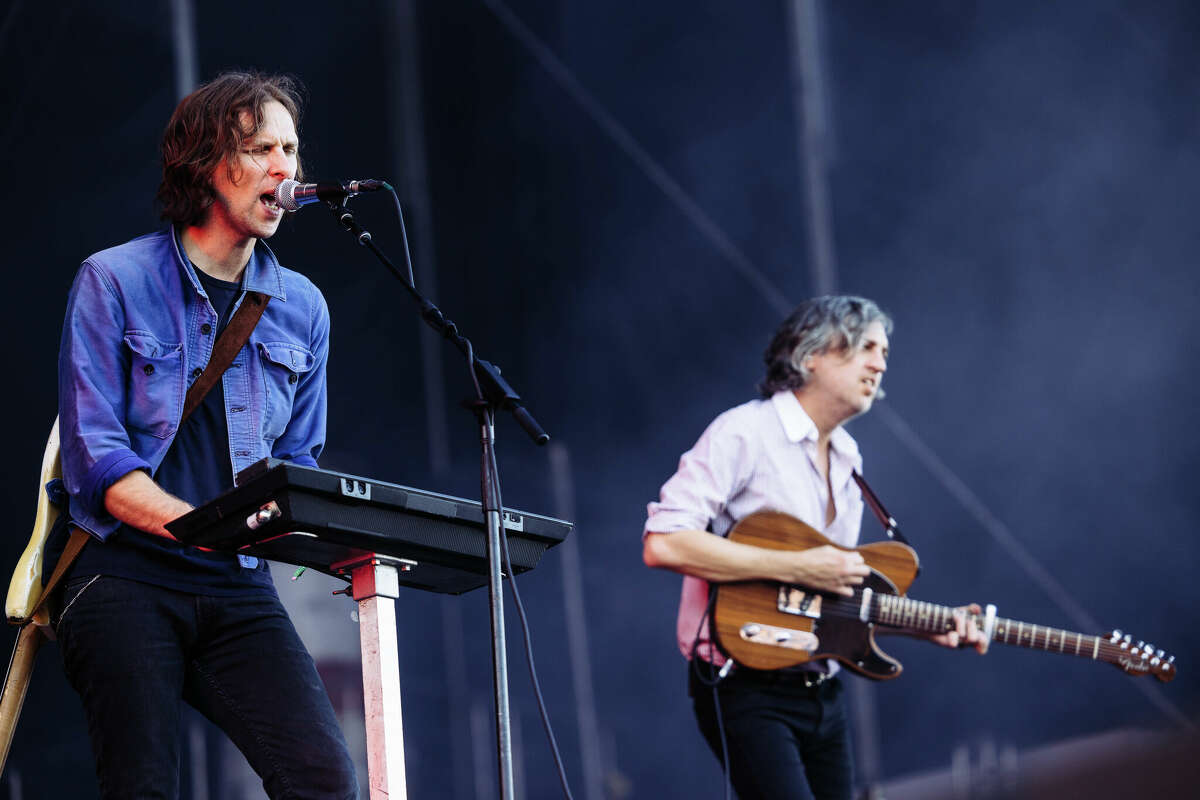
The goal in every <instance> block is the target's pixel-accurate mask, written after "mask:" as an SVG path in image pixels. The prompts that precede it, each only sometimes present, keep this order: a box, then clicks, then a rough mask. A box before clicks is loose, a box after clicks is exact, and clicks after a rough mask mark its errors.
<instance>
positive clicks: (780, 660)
mask: <svg viewBox="0 0 1200 800" xmlns="http://www.w3.org/2000/svg"><path fill="white" fill-rule="evenodd" d="M729 539H730V540H731V541H735V542H741V543H742V544H750V545H755V546H757V547H766V548H770V549H772V550H807V549H809V548H813V547H820V546H822V545H833V546H834V547H837V548H838V549H840V550H846V551H850V550H854V551H856V552H858V553H859V554H861V555H862V557H863V560H864V561H866V563H867V566H868V567H870V568H871V574H870V575H868V576H867V577H866V578H864V579H863V583H862V585H861V586H859V587H856V588H855V591H854V596H853V597H844V596H842V595H838V594H833V593H827V592H817V591H813V590H811V589H808V588H807V587H804V586H797V585H792V584H786V583H775V582H771V581H739V582H736V583H724V584H719V585H716V592H717V598H716V605H715V607H714V610H713V628H714V630H715V635H716V639H717V643H718V644H719V645H720V647H721V649H722V650H723V651H724V652H725V653H726V654H727V655H728V656H729V657H730V658H732V659H733V660H734V661H736V662H738V663H739V664H743V665H745V666H747V667H752V668H754V669H780V668H782V667H790V666H795V665H797V664H803V663H804V662H806V661H808V660H809V659H813V658H834V659H837V660H838V661H839V662H841V663H842V664H844V665H845V666H846V667H848V668H850V669H852V670H854V671H855V672H857V673H859V674H860V675H863V676H864V677H867V678H872V679H874V680H887V679H889V678H895V677H896V676H897V675H899V674H900V672H901V671H902V670H903V667H902V666H901V665H900V662H899V661H896V660H895V659H894V658H891V657H890V656H888V655H887V654H886V653H884V652H883V651H882V650H880V649H879V647H878V646H877V645H876V644H875V629H876V626H885V627H890V628H903V629H909V630H915V631H921V632H924V633H931V634H939V633H946V632H948V631H951V630H954V616H953V614H954V609H953V608H952V607H950V606H941V605H936V604H934V603H926V602H922V601H919V600H912V599H910V598H908V597H905V596H904V594H905V592H907V591H908V587H909V586H911V585H912V582H913V579H914V578H915V577H916V576H917V568H918V561H917V554H916V551H914V550H913V549H912V548H911V547H909V546H908V545H906V544H901V543H899V542H895V541H886V542H873V543H871V544H865V545H862V546H860V547H857V548H848V547H841V546H840V545H836V544H834V543H833V542H831V541H829V539H827V538H825V537H824V536H822V535H821V534H820V533H818V532H817V531H815V530H813V529H812V528H811V527H809V526H808V525H805V524H804V523H803V522H801V521H800V520H798V519H796V518H795V517H792V516H789V515H788V514H784V513H781V512H778V511H760V512H758V513H755V514H751V515H750V516H748V517H746V518H745V519H742V520H741V521H740V522H738V523H737V525H735V526H734V527H733V530H731V531H730V532H729ZM976 623H977V624H978V625H979V627H980V630H982V631H983V632H984V634H985V635H986V636H988V637H989V638H990V639H991V640H992V641H993V642H1000V643H1002V644H1011V645H1015V646H1017V647H1028V648H1031V649H1034V650H1043V651H1046V652H1050V653H1064V654H1067V655H1075V656H1081V657H1084V658H1090V659H1093V660H1095V661H1105V662H1107V663H1109V664H1113V665H1115V666H1117V667H1119V668H1120V669H1122V670H1124V671H1125V672H1126V673H1128V674H1130V675H1154V677H1156V678H1158V679H1159V680H1160V681H1164V682H1165V681H1169V680H1171V679H1172V678H1174V677H1175V657H1174V656H1168V655H1167V654H1166V653H1164V652H1163V651H1162V650H1155V649H1154V647H1152V646H1151V645H1149V644H1144V643H1143V642H1136V643H1135V642H1134V641H1133V637H1132V636H1130V635H1128V634H1122V633H1121V631H1113V632H1112V633H1110V634H1108V635H1107V636H1088V635H1086V634H1082V633H1072V632H1071V631H1064V630H1059V629H1057V628H1050V627H1046V626H1044V625H1034V624H1032V623H1029V622H1017V621H1015V620H1011V619H1003V618H1000V617H997V616H996V607H995V606H988V607H987V611H986V612H985V613H984V614H981V615H976Z"/></svg>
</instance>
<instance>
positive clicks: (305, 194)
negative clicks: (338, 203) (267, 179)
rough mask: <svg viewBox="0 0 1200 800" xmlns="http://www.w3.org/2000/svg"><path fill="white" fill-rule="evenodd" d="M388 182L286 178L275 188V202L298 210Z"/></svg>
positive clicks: (379, 187) (285, 207) (285, 208)
mask: <svg viewBox="0 0 1200 800" xmlns="http://www.w3.org/2000/svg"><path fill="white" fill-rule="evenodd" d="M386 185H387V184H386V183H384V182H383V181H379V180H374V179H370V180H365V181H346V182H345V183H300V182H299V181H294V180H292V179H291V178H285V179H284V180H283V181H282V182H281V183H280V184H279V186H278V187H276V189H275V202H276V203H278V204H279V207H280V208H282V209H283V210H284V211H298V210H299V209H300V206H306V205H308V204H309V203H316V202H319V201H322V200H341V199H342V198H345V197H353V196H354V195H356V194H359V193H361V192H377V191H379V190H380V189H382V188H384V187H385V186H386Z"/></svg>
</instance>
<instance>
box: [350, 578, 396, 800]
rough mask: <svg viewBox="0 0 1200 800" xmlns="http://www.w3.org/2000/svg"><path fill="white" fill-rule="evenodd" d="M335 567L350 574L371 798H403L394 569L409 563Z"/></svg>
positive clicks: (375, 799) (372, 799)
mask: <svg viewBox="0 0 1200 800" xmlns="http://www.w3.org/2000/svg"><path fill="white" fill-rule="evenodd" d="M335 567H336V568H337V569H338V570H339V571H341V572H343V573H349V574H350V576H351V591H352V592H353V595H354V599H355V600H356V601H358V634H359V642H360V645H361V649H362V672H363V699H364V702H365V719H366V727H367V775H368V778H369V781H370V784H371V794H370V797H371V800H392V799H393V798H400V799H401V800H407V797H408V787H407V783H406V781H405V776H404V724H403V721H402V719H401V714H400V651H399V646H398V644H397V641H396V597H398V596H399V593H400V583H399V580H398V577H397V576H398V570H400V569H408V568H409V565H408V564H405V563H404V562H403V561H400V560H397V559H394V558H388V557H386V556H380V555H378V554H376V555H373V556H368V557H366V558H364V559H361V560H359V561H355V562H348V563H345V564H337V565H335Z"/></svg>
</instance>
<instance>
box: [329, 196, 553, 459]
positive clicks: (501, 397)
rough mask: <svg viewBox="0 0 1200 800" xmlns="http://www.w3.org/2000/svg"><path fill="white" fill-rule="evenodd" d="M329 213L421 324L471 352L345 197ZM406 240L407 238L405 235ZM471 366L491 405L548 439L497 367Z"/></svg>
mask: <svg viewBox="0 0 1200 800" xmlns="http://www.w3.org/2000/svg"><path fill="white" fill-rule="evenodd" d="M327 205H328V206H329V209H330V210H331V211H332V212H333V215H334V216H335V217H337V220H338V223H339V224H340V225H341V226H342V227H343V228H345V229H346V230H347V231H349V232H350V233H351V234H353V235H354V238H355V239H356V240H357V241H358V243H359V244H361V245H362V246H363V247H365V248H367V249H368V250H370V251H371V252H372V253H373V254H374V255H375V257H376V258H377V259H379V261H380V262H381V263H382V264H383V265H384V266H385V267H387V268H388V270H389V271H390V272H391V273H392V275H394V276H395V277H396V279H397V280H399V281H400V283H401V284H402V285H403V286H404V288H405V289H407V290H408V294H409V296H410V297H412V299H413V300H415V301H416V303H417V305H418V306H420V308H421V312H420V313H421V319H423V320H425V324H427V325H429V327H431V328H433V329H434V330H435V331H437V332H438V333H439V334H440V335H441V336H442V338H444V339H447V340H449V341H450V342H452V343H453V344H454V346H455V347H457V348H458V349H459V351H460V352H461V353H462V354H463V355H464V356H466V355H470V354H472V353H473V347H472V345H471V342H470V341H469V340H468V339H467V338H466V337H465V336H463V335H462V334H460V333H459V332H458V326H457V325H455V324H454V322H453V321H451V320H449V319H447V318H446V316H445V315H444V314H442V311H441V309H439V308H438V307H437V306H435V305H434V304H433V303H431V302H430V301H429V299H428V298H426V297H425V296H424V295H422V294H421V293H420V292H419V291H417V287H416V286H414V285H413V284H412V283H410V282H409V280H408V277H407V276H406V275H405V273H403V272H401V271H400V269H399V268H398V267H397V266H396V265H395V264H393V263H392V262H391V259H389V258H388V257H387V256H386V255H385V254H384V253H383V251H381V250H380V249H379V248H378V247H376V246H375V242H374V241H373V240H372V238H371V234H370V232H368V231H366V230H364V229H363V228H362V226H361V225H359V224H358V221H357V220H355V219H354V215H353V214H352V213H350V209H349V208H347V207H346V205H345V200H343V201H342V202H341V203H336V202H332V201H331V202H329V203H328V204H327ZM400 224H401V226H403V225H404V219H403V217H401V221H400ZM406 239H407V237H406ZM407 254H408V243H407V241H406V242H405V255H407ZM473 363H474V368H475V378H476V380H477V381H478V383H479V388H480V390H481V391H482V392H483V399H484V400H485V401H487V402H488V404H490V405H492V406H493V407H495V408H502V409H505V410H506V411H508V412H509V413H510V414H512V415H513V418H514V419H516V421H517V424H518V425H520V426H521V429H522V430H524V431H525V433H526V435H528V436H529V438H530V439H532V440H533V443H534V444H537V445H544V444H545V443H546V442H548V441H550V435H549V434H548V433H546V431H545V430H543V429H542V426H541V425H539V424H538V422H537V420H536V419H534V418H533V415H532V414H530V413H529V411H528V409H526V408H525V406H524V405H522V404H521V396H520V395H518V394H517V393H516V391H515V390H514V389H513V388H512V386H510V385H509V383H508V381H506V380H505V379H504V378H503V377H502V376H501V375H500V369H499V368H498V367H496V366H495V365H494V364H491V363H490V362H488V361H484V360H483V359H482V358H474V359H473Z"/></svg>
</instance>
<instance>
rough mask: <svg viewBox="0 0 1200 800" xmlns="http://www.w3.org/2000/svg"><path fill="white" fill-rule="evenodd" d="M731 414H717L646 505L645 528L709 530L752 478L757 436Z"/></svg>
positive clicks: (649, 531)
mask: <svg viewBox="0 0 1200 800" xmlns="http://www.w3.org/2000/svg"><path fill="white" fill-rule="evenodd" d="M729 423H730V419H729V416H728V414H724V415H722V416H720V417H717V419H715V420H714V421H713V423H712V424H711V425H709V426H708V429H707V430H705V431H704V433H703V434H702V435H701V436H700V439H699V440H698V441H697V442H696V444H695V445H694V446H693V447H692V449H691V450H688V451H687V452H686V453H684V454H683V455H682V456H681V457H680V459H679V469H678V470H676V472H675V474H674V475H672V476H671V478H670V479H669V480H667V482H666V483H665V484H663V487H662V489H661V490H660V492H659V498H658V500H657V501H654V502H651V503H650V504H649V505H648V506H647V519H646V526H645V528H644V530H643V532H642V535H643V537H644V536H645V535H646V534H647V533H669V532H671V531H681V530H705V529H706V528H708V526H709V523H710V522H712V520H713V519H714V518H716V516H717V515H718V514H720V513H721V512H722V511H724V510H725V507H726V504H727V503H728V502H729V499H730V498H731V497H733V496H734V495H735V494H736V493H737V492H738V491H740V490H741V489H742V488H743V487H744V486H745V485H746V483H747V482H748V481H749V479H750V475H751V470H752V468H753V459H752V457H751V454H750V453H749V448H750V447H752V446H753V444H754V443H753V440H752V439H750V438H749V437H747V436H746V434H745V433H743V432H741V431H738V430H736V428H737V426H735V425H731V424H729Z"/></svg>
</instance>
